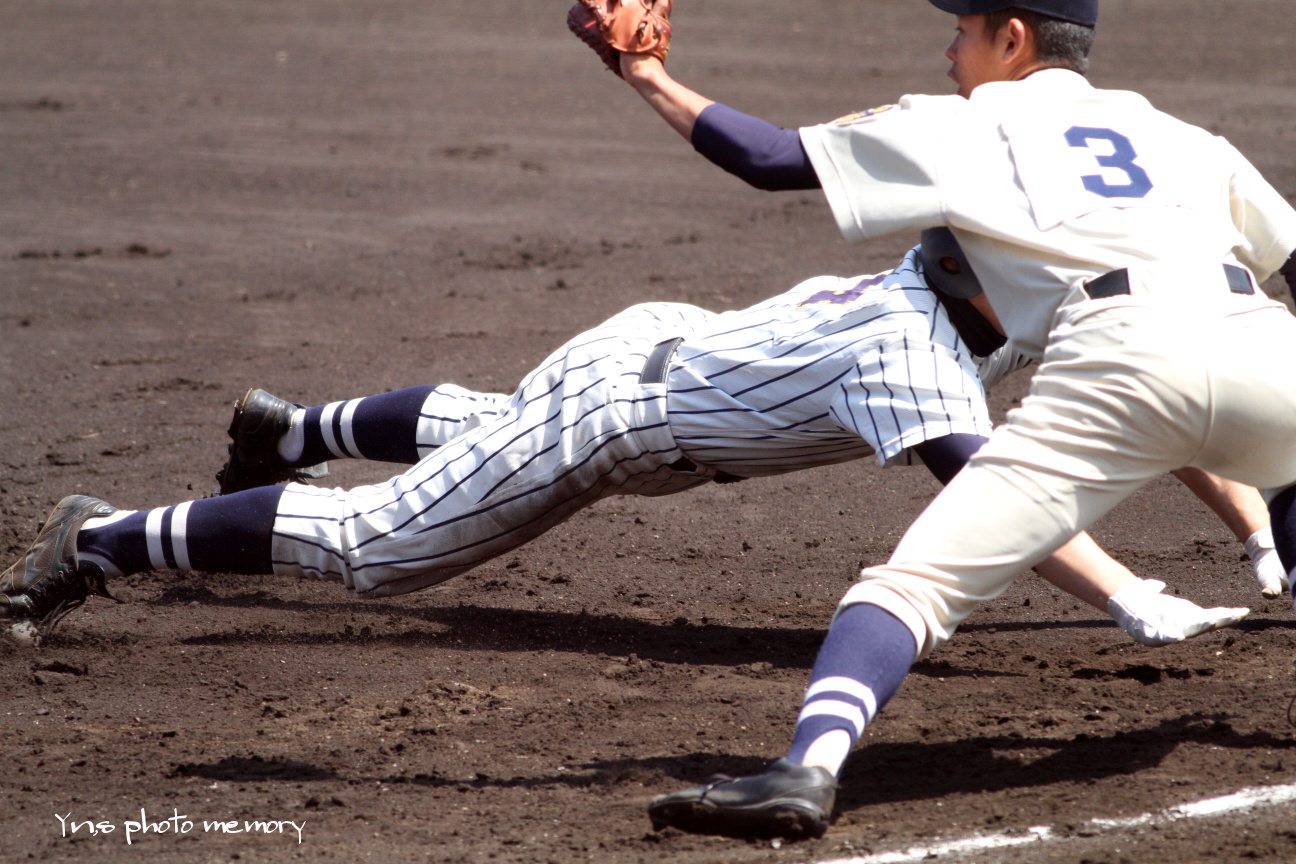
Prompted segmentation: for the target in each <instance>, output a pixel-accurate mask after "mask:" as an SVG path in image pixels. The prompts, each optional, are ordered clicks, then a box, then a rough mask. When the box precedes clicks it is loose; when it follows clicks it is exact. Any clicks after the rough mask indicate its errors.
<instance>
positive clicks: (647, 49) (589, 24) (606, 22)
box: [567, 0, 671, 77]
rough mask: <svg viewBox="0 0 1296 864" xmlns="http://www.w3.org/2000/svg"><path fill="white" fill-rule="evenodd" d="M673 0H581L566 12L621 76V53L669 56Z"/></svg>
mask: <svg viewBox="0 0 1296 864" xmlns="http://www.w3.org/2000/svg"><path fill="white" fill-rule="evenodd" d="M670 12H671V0H580V2H579V3H577V4H576V5H575V6H573V7H571V9H570V10H568V12H567V26H568V28H570V29H571V31H572V32H573V33H575V34H576V36H577V38H579V39H580V40H581V41H582V42H584V43H585V44H586V45H588V46H589V47H590V48H592V49H593V51H594V53H595V54H597V55H598V56H599V59H600V60H602V61H603V64H604V65H605V66H607V68H609V69H611V70H612V71H613V72H614V73H615V74H616V75H617V77H620V76H621V55H622V54H651V55H652V56H654V57H656V58H657V59H658V60H665V59H666V52H667V51H669V50H670V39H671V25H670Z"/></svg>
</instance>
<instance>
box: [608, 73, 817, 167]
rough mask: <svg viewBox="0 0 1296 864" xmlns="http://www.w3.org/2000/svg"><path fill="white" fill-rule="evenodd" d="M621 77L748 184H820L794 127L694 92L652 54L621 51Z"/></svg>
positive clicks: (710, 156)
mask: <svg viewBox="0 0 1296 864" xmlns="http://www.w3.org/2000/svg"><path fill="white" fill-rule="evenodd" d="M621 77H623V78H624V79H625V80H626V81H628V82H629V83H630V86H632V87H634V88H635V90H636V91H637V92H638V93H639V95H640V96H642V97H643V99H644V101H645V102H647V103H648V104H649V105H651V106H652V107H653V110H655V111H656V112H657V113H658V114H659V115H661V117H662V119H663V120H665V121H666V123H667V124H668V125H669V126H670V127H671V128H672V129H674V130H675V131H676V132H678V133H679V134H680V135H681V136H683V138H684V139H685V140H686V141H688V142H689V143H690V144H692V145H693V149H694V150H696V151H697V152H699V153H701V154H702V155H703V156H705V157H706V158H707V159H709V160H710V161H711V162H713V163H714V164H716V165H718V166H719V167H721V168H723V169H724V170H725V171H728V172H729V173H730V174H733V175H734V176H736V177H738V178H739V179H741V180H743V181H745V182H746V183H748V184H750V185H752V186H754V187H756V188H757V189H764V190H767V191H771V192H772V191H782V190H789V189H818V188H819V185H820V184H819V177H818V175H816V174H815V171H814V167H813V166H812V165H811V164H810V157H809V156H808V155H807V154H806V151H805V147H804V146H802V144H801V136H800V134H799V133H798V132H797V131H796V130H795V129H784V128H782V127H779V126H775V125H774V124H772V123H767V122H766V121H764V120H761V119H759V118H756V117H752V116H751V115H749V114H743V113H742V112H741V111H735V110H734V109H733V108H730V107H729V106H727V105H721V104H720V103H718V102H713V101H712V100H710V99H707V98H706V97H705V96H702V95H700V94H698V93H695V92H693V91H692V90H690V89H689V88H687V87H685V86H684V85H682V84H680V83H679V82H677V81H675V79H673V78H671V77H670V76H669V75H668V74H666V69H665V67H664V66H662V63H661V61H660V60H658V59H657V58H655V57H653V56H651V55H648V54H622V55H621Z"/></svg>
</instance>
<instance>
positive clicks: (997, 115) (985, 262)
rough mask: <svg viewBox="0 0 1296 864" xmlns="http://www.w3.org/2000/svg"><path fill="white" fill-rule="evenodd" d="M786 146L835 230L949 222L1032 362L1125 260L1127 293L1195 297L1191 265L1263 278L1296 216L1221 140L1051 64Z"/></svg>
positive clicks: (909, 99)
mask: <svg viewBox="0 0 1296 864" xmlns="http://www.w3.org/2000/svg"><path fill="white" fill-rule="evenodd" d="M801 140H802V142H803V143H804V145H805V148H806V151H807V153H808V154H809V156H810V159H811V162H812V164H813V165H814V168H815V171H816V173H817V174H818V176H819V179H820V181H821V183H822V184H823V187H824V190H825V193H826V195H827V198H828V202H829V204H830V205H831V207H832V210H833V214H834V216H835V217H836V220H837V224H838V227H839V228H840V229H841V231H842V233H843V235H844V236H845V237H846V238H847V239H848V240H851V241H857V240H861V239H864V238H868V237H876V236H879V235H881V234H886V233H889V232H891V231H896V230H899V229H903V228H926V227H930V226H933V225H948V226H950V228H952V229H953V230H954V233H955V235H956V236H957V237H958V239H959V242H960V244H961V245H962V246H963V248H964V251H965V252H966V253H967V256H968V258H969V260H970V261H971V263H972V266H973V269H974V270H975V271H976V273H977V275H978V276H979V277H980V280H981V282H982V284H983V285H984V286H985V291H986V295H987V297H988V298H989V300H990V302H991V305H992V306H994V308H995V312H996V313H997V314H998V316H999V320H1000V321H1001V322H1002V324H1003V326H1004V329H1005V331H1006V332H1007V334H1008V335H1009V337H1010V338H1012V339H1013V340H1014V341H1015V342H1016V343H1017V345H1018V347H1019V348H1020V349H1021V350H1023V351H1025V352H1027V353H1028V354H1031V355H1032V356H1035V357H1038V356H1040V355H1041V354H1042V352H1043V350H1044V345H1045V343H1046V342H1047V341H1048V331H1049V327H1050V325H1051V324H1052V321H1053V315H1054V313H1055V312H1056V311H1057V308H1058V306H1059V305H1060V304H1062V303H1063V302H1064V301H1067V300H1075V299H1077V297H1080V299H1083V297H1082V296H1081V295H1077V294H1076V293H1075V292H1076V290H1077V288H1078V286H1079V285H1080V284H1081V283H1083V282H1084V281H1086V280H1089V279H1092V278H1094V277H1096V276H1099V275H1102V274H1104V273H1107V272H1109V271H1112V270H1117V269H1120V268H1123V267H1128V268H1131V275H1132V277H1133V278H1134V279H1135V280H1136V282H1138V283H1139V284H1138V285H1137V286H1136V288H1135V290H1136V291H1138V290H1147V291H1153V290H1167V291H1173V292H1174V293H1175V294H1176V295H1177V296H1178V297H1180V298H1181V299H1182V300H1183V301H1184V302H1193V303H1197V302H1209V300H1210V299H1217V298H1218V297H1219V292H1217V291H1215V290H1214V287H1213V285H1212V286H1210V287H1207V286H1205V285H1204V284H1203V283H1202V282H1201V281H1200V280H1199V279H1197V278H1195V277H1196V275H1197V274H1201V273H1203V272H1210V273H1214V272H1216V271H1218V269H1219V267H1220V265H1221V264H1223V263H1233V264H1238V265H1241V266H1244V267H1246V268H1248V269H1249V270H1250V271H1251V272H1252V273H1253V274H1254V275H1255V276H1256V278H1257V281H1264V280H1265V279H1266V278H1268V277H1269V275H1270V274H1271V273H1273V272H1274V271H1275V270H1277V269H1278V268H1279V267H1280V266H1282V264H1283V263H1284V262H1285V261H1286V260H1287V256H1288V254H1290V253H1291V251H1292V249H1293V248H1296V213H1293V211H1292V208H1291V207H1290V206H1289V205H1288V204H1287V202H1286V201H1285V200H1284V199H1283V197H1282V196H1281V195H1279V194H1278V193H1277V192H1276V191H1275V190H1274V189H1273V187H1271V186H1270V185H1269V184H1268V183H1267V182H1265V181H1264V179H1263V178H1262V177H1260V175H1259V174H1258V172H1256V170H1255V168H1254V167H1252V166H1251V165H1250V163H1248V162H1247V161H1246V160H1245V159H1244V158H1243V157H1242V156H1241V155H1240V154H1239V153H1238V152H1237V150H1235V149H1234V148H1233V147H1232V146H1231V145H1229V144H1228V142H1226V141H1225V140H1224V139H1222V138H1218V137H1216V136H1213V135H1211V134H1209V133H1207V132H1206V131H1204V130H1202V129H1199V128H1197V127H1194V126H1190V125H1189V124H1186V123H1183V122H1181V121H1179V120H1176V119H1175V118H1173V117H1170V116H1169V115H1167V114H1163V113H1161V112H1159V111H1156V110H1155V109H1153V108H1152V107H1151V106H1150V105H1149V104H1148V103H1147V100H1146V99H1144V98H1143V97H1142V96H1140V95H1138V94H1136V93H1129V92H1123V91H1113V90H1098V89H1095V88H1094V87H1092V86H1091V85H1090V84H1089V83H1088V82H1087V81H1086V80H1085V79H1084V78H1083V77H1082V76H1080V75H1077V74H1076V73H1074V72H1069V71H1066V70H1062V69H1046V70H1043V71H1039V72H1036V73H1034V74H1032V75H1030V76H1029V77H1027V78H1025V79H1023V80H1021V81H1013V82H997V83H991V84H983V85H981V86H980V87H978V88H976V90H974V91H973V93H972V96H971V98H969V99H964V98H962V97H959V96H906V97H904V98H903V99H902V100H901V101H900V103H899V104H898V105H895V106H888V107H887V108H885V109H874V111H871V112H864V113H862V114H859V115H852V116H849V117H844V118H842V119H841V120H838V121H836V122H834V123H830V124H827V125H823V126H814V127H808V128H805V129H802V130H801ZM1154 166H1155V171H1154V170H1153V167H1154ZM1149 262H1156V264H1157V267H1156V268H1155V270H1149V269H1148V268H1147V267H1146V265H1147V264H1148V263H1149Z"/></svg>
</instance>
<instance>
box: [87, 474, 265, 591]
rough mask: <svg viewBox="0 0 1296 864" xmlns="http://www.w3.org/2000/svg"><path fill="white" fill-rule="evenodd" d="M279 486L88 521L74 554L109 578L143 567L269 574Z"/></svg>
mask: <svg viewBox="0 0 1296 864" xmlns="http://www.w3.org/2000/svg"><path fill="white" fill-rule="evenodd" d="M282 494H283V487H282V486H262V487H260V488H257V489H248V490H247V491H245V492H236V493H234V494H232V495H221V496H219V497H216V498H203V499H201V500H198V501H188V502H185V503H184V504H177V505H176V506H174V507H159V508H157V509H156V510H136V511H129V512H125V513H124V514H119V513H114V514H113V515H112V516H109V517H107V518H104V519H92V520H89V521H87V522H86V525H85V527H83V528H82V529H81V531H80V532H79V533H78V534H77V554H78V555H79V556H80V557H81V558H82V559H84V560H86V561H93V562H94V563H96V564H98V565H99V566H101V567H103V568H104V572H105V573H106V574H107V575H109V576H123V575H129V574H131V573H138V572H140V571H141V570H162V569H170V570H201V571H204V572H210V573H273V572H274V569H273V567H271V564H270V543H271V533H272V531H273V529H274V520H275V511H276V510H277V509H278V506H279V497H280V496H281V495H282Z"/></svg>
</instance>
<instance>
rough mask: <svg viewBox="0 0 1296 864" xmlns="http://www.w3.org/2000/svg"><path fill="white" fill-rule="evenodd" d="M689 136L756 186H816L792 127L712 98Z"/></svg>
mask: <svg viewBox="0 0 1296 864" xmlns="http://www.w3.org/2000/svg"><path fill="white" fill-rule="evenodd" d="M692 141H693V149H694V150H696V151H697V152H699V153H701V154H702V155H703V156H705V157H706V158H707V159H709V160H711V161H712V162H714V163H715V164H716V165H719V166H720V167H721V168H723V169H724V170H726V171H728V172H729V173H730V174H733V175H734V176H736V177H738V178H740V179H742V180H744V181H746V182H747V183H749V184H750V185H752V186H755V187H756V188H757V189H765V190H768V191H771V192H776V191H785V190H789V189H818V188H820V185H819V177H818V176H817V175H816V174H815V172H814V167H813V166H812V165H811V164H810V157H809V156H807V155H806V152H805V147H803V146H802V145H801V136H800V135H799V134H798V133H797V131H796V130H795V129H783V128H781V127H779V126H775V125H773V124H772V123H767V122H765V121H764V120H760V119H758V118H756V117H752V116H750V115H748V114H743V113H742V112H741V111H735V110H734V109H732V108H730V107H729V106H727V105H721V104H720V103H719V102H717V103H715V104H713V105H708V106H707V107H706V108H704V109H702V112H701V113H700V114H699V115H698V118H697V122H696V123H695V124H694V126H693V136H692Z"/></svg>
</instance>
